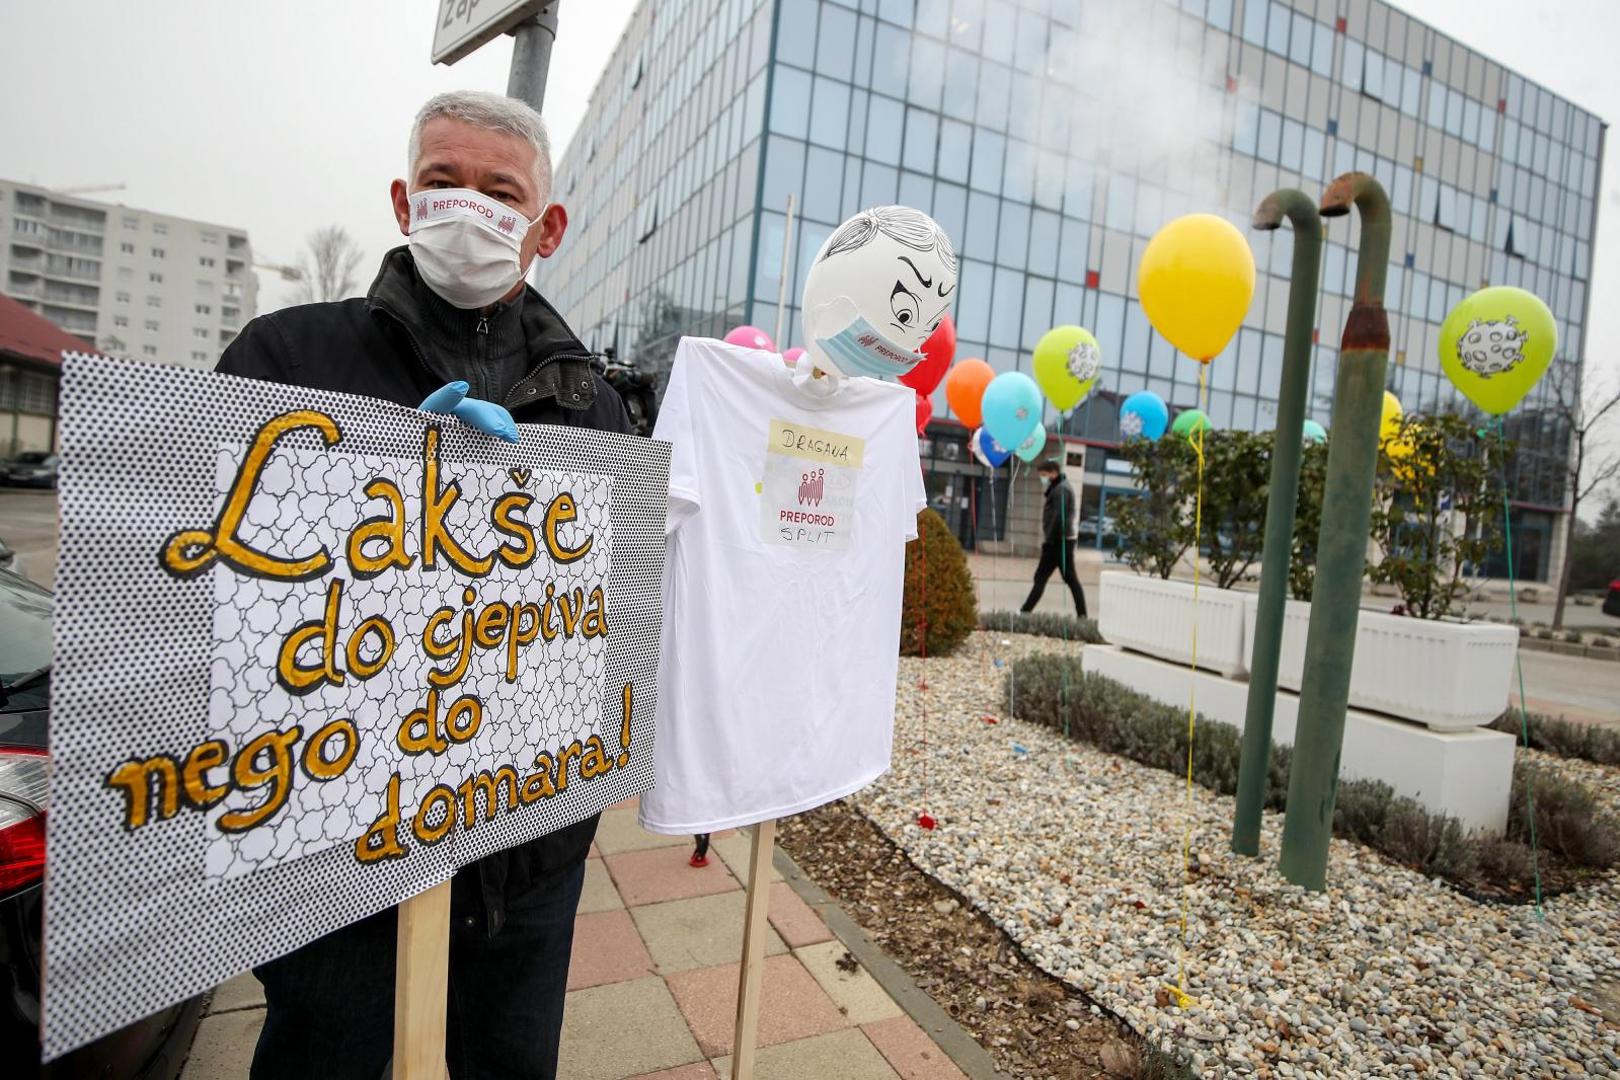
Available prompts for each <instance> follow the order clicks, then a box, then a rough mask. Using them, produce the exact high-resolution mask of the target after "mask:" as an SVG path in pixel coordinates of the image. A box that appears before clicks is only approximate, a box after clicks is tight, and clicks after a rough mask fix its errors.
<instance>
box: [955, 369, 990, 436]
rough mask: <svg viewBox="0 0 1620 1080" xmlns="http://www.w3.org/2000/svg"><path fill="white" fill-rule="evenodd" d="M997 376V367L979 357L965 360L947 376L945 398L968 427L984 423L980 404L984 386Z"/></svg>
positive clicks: (957, 416) (982, 399)
mask: <svg viewBox="0 0 1620 1080" xmlns="http://www.w3.org/2000/svg"><path fill="white" fill-rule="evenodd" d="M995 377H996V372H995V369H994V368H992V367H991V366H990V365H989V364H987V363H985V362H984V361H983V360H980V359H978V358H977V357H969V358H968V359H966V360H963V361H962V362H961V363H960V364H957V365H956V366H955V367H953V368H951V371H950V374H948V375H946V376H945V400H946V401H947V402H949V403H950V406H951V412H953V413H955V414H956V418H957V419H958V420H960V421H962V423H964V424H966V425H967V426H968V427H970V428H976V427H978V426H979V425H980V424H982V423H984V416H983V414H982V413H980V411H979V406H980V404H981V403H982V402H983V401H984V388H985V387H987V386H989V385H990V380H991V379H993V378H995Z"/></svg>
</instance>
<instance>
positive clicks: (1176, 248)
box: [1136, 214, 1254, 364]
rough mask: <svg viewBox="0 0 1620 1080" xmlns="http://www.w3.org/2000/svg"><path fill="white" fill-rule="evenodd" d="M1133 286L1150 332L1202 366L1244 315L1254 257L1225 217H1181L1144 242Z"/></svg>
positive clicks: (1251, 285) (1251, 290)
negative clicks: (1150, 326) (1156, 333)
mask: <svg viewBox="0 0 1620 1080" xmlns="http://www.w3.org/2000/svg"><path fill="white" fill-rule="evenodd" d="M1136 288H1137V292H1138V293H1140V294H1141V297H1142V311H1143V312H1144V313H1145V314H1146V315H1147V317H1148V321H1149V322H1151V323H1152V324H1153V327H1154V329H1156V330H1158V332H1159V333H1161V334H1163V335H1164V336H1165V338H1166V339H1168V340H1169V342H1170V344H1172V345H1174V346H1175V347H1176V348H1177V349H1180V350H1181V351H1182V352H1184V353H1186V354H1187V355H1188V356H1190V357H1192V358H1193V359H1194V360H1199V361H1202V362H1203V363H1206V364H1207V363H1209V362H1210V361H1211V360H1212V359H1214V358H1215V356H1216V354H1218V353H1219V352H1220V351H1221V350H1222V349H1224V348H1226V343H1227V342H1229V341H1231V340H1232V335H1233V334H1235V333H1237V330H1238V327H1239V326H1241V325H1242V324H1243V316H1245V315H1247V314H1248V312H1249V301H1250V300H1252V299H1254V253H1253V252H1251V251H1250V250H1249V242H1248V241H1247V240H1245V239H1244V238H1243V234H1242V233H1240V232H1238V230H1237V228H1236V227H1235V226H1234V225H1232V223H1231V222H1229V221H1227V220H1226V219H1225V218H1219V217H1216V216H1215V215H1214V214H1187V215H1185V216H1183V217H1178V218H1176V219H1175V220H1174V221H1172V222H1170V223H1169V224H1168V225H1166V226H1164V228H1162V229H1160V230H1159V231H1158V233H1157V234H1155V235H1154V237H1153V239H1152V240H1150V241H1148V246H1147V250H1146V251H1144V252H1143V253H1142V263H1141V266H1139V267H1138V268H1137V272H1136Z"/></svg>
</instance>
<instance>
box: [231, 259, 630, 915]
mask: <svg viewBox="0 0 1620 1080" xmlns="http://www.w3.org/2000/svg"><path fill="white" fill-rule="evenodd" d="M425 289H426V286H424V285H422V283H421V280H420V279H419V278H418V277H417V276H416V268H415V265H414V264H413V263H412V261H411V256H410V251H409V249H408V248H396V249H394V250H393V251H391V252H389V253H388V254H387V255H386V256H385V257H384V258H383V264H382V268H381V269H380V270H379V271H378V274H377V279H376V281H374V282H373V283H372V286H371V290H370V291H369V292H368V293H367V295H366V296H365V298H364V299H353V300H340V301H337V302H335V303H327V304H305V305H302V306H300V307H292V308H284V309H282V310H281V311H274V312H271V313H270V314H268V315H261V316H259V317H258V318H256V319H254V320H253V321H252V322H250V323H248V324H247V326H245V327H243V328H242V333H241V334H240V335H239V336H238V337H237V338H236V340H235V341H232V342H231V344H230V345H229V346H228V347H227V348H226V350H225V353H224V355H223V356H221V357H220V360H219V366H218V367H217V368H216V370H218V371H222V372H225V373H227V374H230V375H243V376H246V377H248V378H251V379H264V380H267V381H269V382H278V383H286V384H288V385H291V386H307V387H310V388H311V389H315V390H333V391H338V392H340V393H346V394H364V395H366V396H367V397H374V398H381V399H383V400H384V401H391V402H394V403H396V404H400V405H410V406H415V405H418V404H420V403H421V401H422V399H423V398H425V397H427V396H428V394H430V393H432V392H433V391H435V390H437V389H439V388H440V387H441V386H443V385H444V384H445V383H446V382H447V381H449V379H448V378H447V377H445V376H444V375H442V374H440V373H437V372H436V371H435V368H436V367H438V368H442V367H443V364H442V363H439V362H437V360H436V358H432V357H430V356H429V355H428V352H427V348H426V346H425V344H424V342H425V341H426V340H427V338H426V323H425V320H424V314H423V311H422V308H423V307H424V306H425V305H427V304H432V303H442V301H439V300H438V299H437V297H432V296H431V295H430V294H427V293H425ZM446 306H447V307H448V305H446ZM437 314H439V315H440V316H441V318H442V317H443V316H444V315H445V313H444V312H442V311H441V312H438V313H437ZM517 314H518V317H519V319H520V321H521V324H522V332H523V337H524V340H525V342H526V344H527V348H528V353H529V358H530V360H531V361H532V363H531V364H530V367H529V370H528V371H527V372H526V373H525V374H524V375H523V376H522V377H521V378H519V379H518V381H517V382H516V383H515V384H513V385H512V386H511V387H510V388H508V389H507V390H506V392H505V394H504V396H503V400H502V403H503V404H505V405H506V407H507V408H508V409H509V410H511V413H512V417H513V419H515V420H517V422H518V423H520V424H563V425H567V426H570V427H585V428H596V429H598V430H601V431H617V432H622V433H625V434H630V433H631V428H630V418H629V417H628V416H627V415H626V414H625V410H624V403H623V402H622V401H620V400H619V395H618V394H617V393H616V392H615V391H614V390H613V388H612V387H610V386H609V385H608V384H607V383H606V382H605V381H604V380H603V379H602V378H601V377H600V376H599V375H597V374H596V371H595V369H594V368H593V367H592V364H591V360H590V354H589V352H587V350H586V348H585V346H584V345H582V344H580V341H579V339H578V338H577V337H575V336H574V333H573V331H572V330H570V329H569V328H568V324H567V323H565V322H563V320H562V316H560V315H558V314H557V312H556V310H555V309H553V308H552V306H551V305H550V304H548V303H547V302H546V301H545V299H544V298H543V297H542V296H541V295H540V294H539V293H538V292H536V291H535V290H534V289H532V288H528V287H525V292H524V295H523V297H522V306H521V308H520V310H519V312H518V313H517ZM467 317H468V319H469V320H476V315H474V314H473V313H471V312H469V313H468V315H467ZM469 325H470V324H469ZM430 363H431V364H432V366H430ZM491 396H492V397H493V396H494V395H493V394H492V395H491ZM596 823H597V818H596V817H594V816H593V817H590V818H587V819H586V820H584V821H581V822H580V823H579V824H577V825H572V826H570V827H568V828H566V829H563V830H561V831H560V832H555V833H552V834H551V835H549V836H543V837H541V838H539V839H538V840H532V841H530V842H529V843H527V844H522V845H520V846H518V847H515V848H508V849H506V850H504V851H499V852H496V853H495V854H493V855H490V856H487V857H485V858H483V859H480V860H478V862H476V863H475V864H473V866H472V867H468V868H466V870H472V869H476V871H477V872H476V873H469V872H466V871H465V870H464V872H462V873H459V874H457V875H456V877H455V885H454V886H453V890H452V896H453V898H454V906H455V908H456V914H457V916H458V917H460V918H474V917H476V916H478V915H481V916H482V918H483V922H484V925H485V927H486V928H487V931H488V933H489V934H490V935H491V936H494V934H495V933H496V932H497V931H499V930H500V928H501V926H502V924H503V923H504V922H505V921H506V909H507V903H508V901H509V900H513V899H516V898H517V897H520V896H522V895H523V894H524V893H525V892H527V891H528V889H529V887H530V884H531V882H534V881H536V880H537V879H539V878H541V877H542V876H544V875H547V874H552V873H555V872H556V871H558V870H561V869H564V868H567V867H571V866H573V865H575V864H576V863H578V862H580V861H581V860H582V859H584V858H585V856H586V854H587V852H588V851H589V850H590V846H591V841H592V840H593V839H595V837H596Z"/></svg>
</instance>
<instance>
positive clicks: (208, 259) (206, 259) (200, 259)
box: [197, 255, 214, 266]
mask: <svg viewBox="0 0 1620 1080" xmlns="http://www.w3.org/2000/svg"><path fill="white" fill-rule="evenodd" d="M197 265H198V266H213V265H214V257H213V256H212V255H199V256H197Z"/></svg>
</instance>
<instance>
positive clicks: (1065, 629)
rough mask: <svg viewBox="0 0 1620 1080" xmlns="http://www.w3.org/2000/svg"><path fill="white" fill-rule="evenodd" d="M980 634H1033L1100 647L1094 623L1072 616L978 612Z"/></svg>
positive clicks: (1038, 613)
mask: <svg viewBox="0 0 1620 1080" xmlns="http://www.w3.org/2000/svg"><path fill="white" fill-rule="evenodd" d="M979 629H980V630H999V631H1001V632H1002V633H1006V634H1035V635H1038V636H1040V637H1050V638H1062V639H1063V640H1064V641H1083V642H1085V643H1086V644H1087V645H1101V644H1103V636H1102V634H1100V633H1099V632H1098V631H1097V620H1096V619H1077V618H1075V617H1074V616H1073V615H1053V614H1050V613H1048V612H1044V611H1032V612H1030V613H1028V614H1025V613H1024V612H1022V611H981V612H980V613H979Z"/></svg>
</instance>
